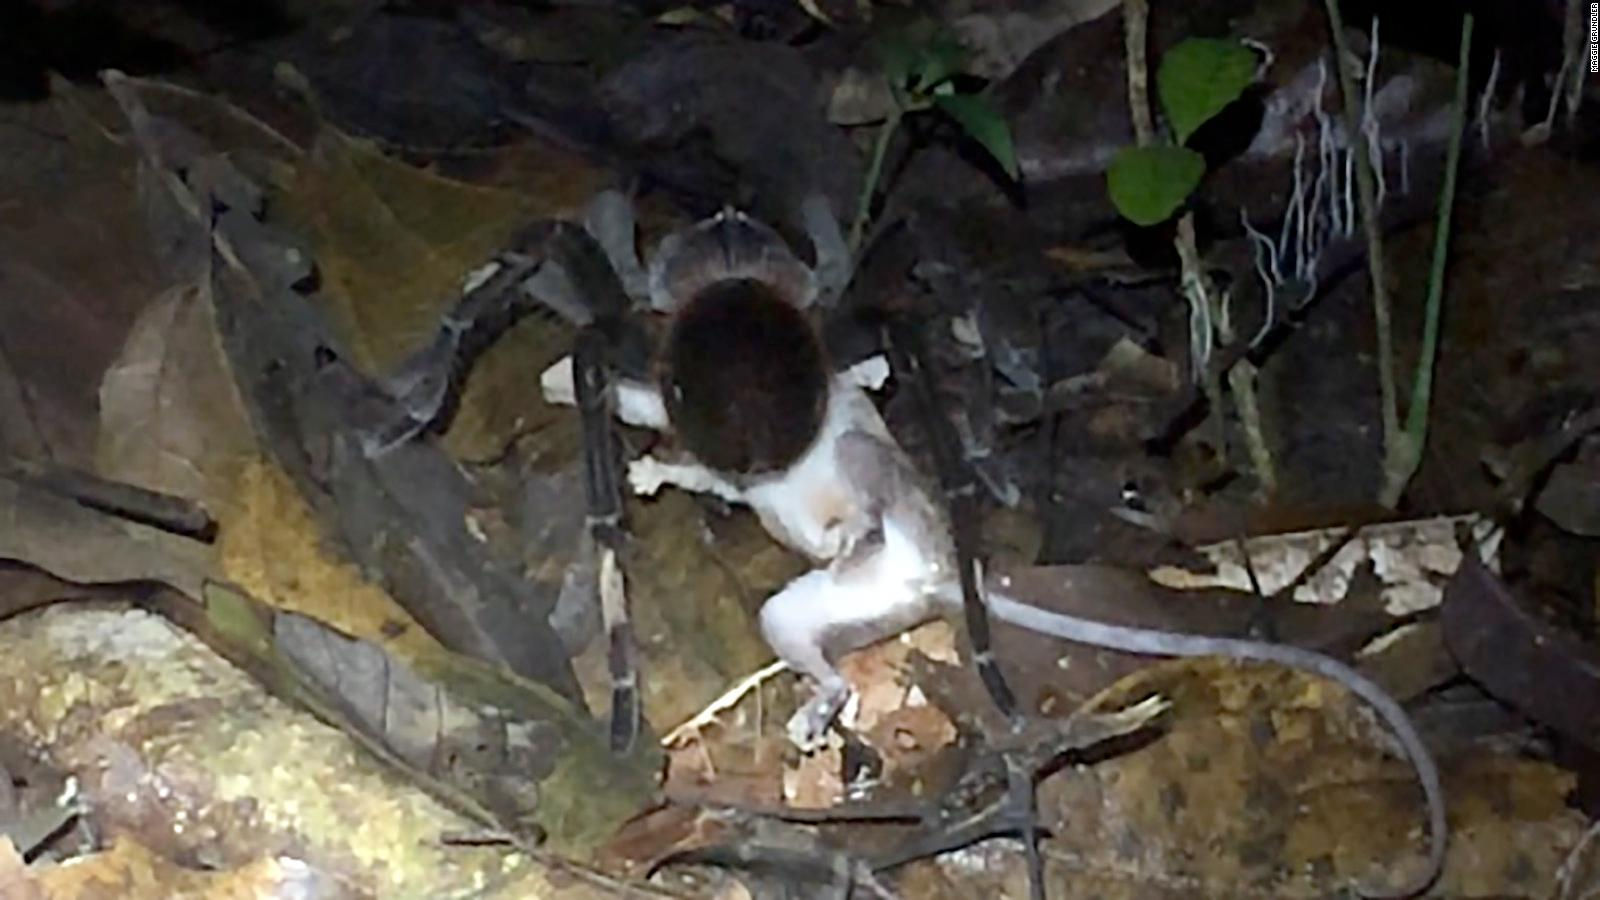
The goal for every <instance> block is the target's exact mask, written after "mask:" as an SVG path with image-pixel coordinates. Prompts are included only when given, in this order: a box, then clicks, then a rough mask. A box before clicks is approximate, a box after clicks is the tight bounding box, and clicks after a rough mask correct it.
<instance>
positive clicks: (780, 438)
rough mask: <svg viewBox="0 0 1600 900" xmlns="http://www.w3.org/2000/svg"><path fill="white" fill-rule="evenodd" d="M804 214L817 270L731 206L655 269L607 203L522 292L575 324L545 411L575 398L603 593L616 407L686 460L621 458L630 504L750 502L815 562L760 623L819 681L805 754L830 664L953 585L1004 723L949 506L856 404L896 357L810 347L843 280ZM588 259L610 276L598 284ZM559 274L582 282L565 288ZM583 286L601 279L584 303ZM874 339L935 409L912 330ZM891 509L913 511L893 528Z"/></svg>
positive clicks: (827, 712)
mask: <svg viewBox="0 0 1600 900" xmlns="http://www.w3.org/2000/svg"><path fill="white" fill-rule="evenodd" d="M802 218H803V221H804V225H805V228H806V231H807V233H808V235H809V236H810V238H811V241H812V245H813V248H814V250H815V255H816V265H815V267H811V266H807V265H806V264H805V263H803V262H801V261H800V260H799V259H798V258H796V257H795V255H794V254H793V253H792V252H791V251H790V249H789V247H788V245H787V244H786V243H785V242H784V240H783V239H782V238H781V237H780V236H779V235H778V234H777V232H775V231H774V230H773V229H772V228H770V227H768V226H766V225H764V224H762V223H760V222H757V221H755V220H753V219H751V218H749V217H748V216H746V215H744V214H742V213H739V212H737V211H734V210H731V209H729V210H724V211H723V212H721V213H718V214H717V215H715V216H712V217H711V218H709V219H707V220H705V221H703V222H700V223H698V224H696V225H694V226H692V227H690V228H688V229H685V230H683V231H679V232H677V233H674V234H671V235H669V236H668V237H666V238H665V239H664V240H663V241H662V242H661V244H660V246H659V247H658V248H657V250H656V252H655V253H654V254H653V256H652V258H651V262H650V265H649V267H648V270H647V269H646V268H645V267H644V266H642V265H641V264H640V263H639V261H638V260H637V258H636V257H635V255H634V246H633V228H634V226H633V220H632V214H631V210H630V208H629V206H628V204H627V202H626V200H624V199H623V198H622V197H621V196H620V195H618V194H615V193H610V192H608V193H606V194H602V195H601V196H600V197H598V198H596V200H595V201H594V203H592V204H591V206H590V208H589V210H588V214H587V215H586V222H585V225H586V229H587V237H592V238H593V242H592V243H591V242H589V241H588V240H587V238H586V236H585V235H584V234H583V233H580V232H578V231H577V230H576V229H570V228H569V229H567V230H565V231H563V232H561V237H562V240H561V241H560V243H561V244H563V245H564V246H563V247H562V248H561V249H560V250H558V251H557V252H556V254H555V257H554V265H548V264H547V265H546V266H545V267H544V268H543V269H542V270H541V272H540V274H539V275H538V276H536V277H535V278H534V279H532V280H531V281H530V282H529V283H528V284H527V285H526V289H527V290H528V291H529V292H530V293H532V294H534V295H535V296H538V297H540V298H542V299H543V300H544V301H545V302H546V303H547V304H548V305H550V306H551V307H552V308H554V309H556V310H558V311H559V312H561V313H562V314H563V315H565V316H567V317H568V318H570V319H572V320H573V321H575V322H576V323H578V324H579V325H580V327H581V329H582V330H581V332H580V337H579V340H578V343H577V346H576V348H575V351H574V353H573V355H572V356H571V357H569V358H567V359H563V360H562V361H560V362H558V363H556V364H555V365H554V366H552V367H551V368H550V369H548V370H547V371H546V372H545V373H544V374H543V375H542V377H541V379H540V381H541V386H542V388H543V390H544V394H545V397H546V399H548V400H550V401H552V402H558V403H571V404H574V405H576V406H578V407H579V409H580V411H581V412H582V415H583V418H584V430H585V438H586V457H587V458H586V463H585V472H586V474H587V475H588V483H589V485H590V500H591V504H592V510H591V521H592V522H593V523H594V525H595V526H596V527H597V528H598V530H597V531H596V532H595V537H596V546H597V547H599V548H600V549H601V554H602V559H601V569H602V573H603V574H602V587H603V588H604V587H605V584H606V579H607V577H608V576H607V575H606V574H605V573H608V572H611V573H614V572H616V563H615V534H613V533H611V529H612V527H613V525H614V523H615V521H616V517H617V513H618V511H619V510H620V498H619V496H618V490H619V486H618V483H619V479H618V477H617V466H616V461H615V456H614V452H613V451H612V449H611V447H612V439H611V436H610V434H609V432H608V431H607V430H606V429H607V427H608V424H607V423H608V422H609V419H608V412H612V413H614V414H615V415H616V416H617V417H618V418H620V419H621V420H622V421H624V422H627V423H629V424H632V425H638V426H642V427H647V428H652V429H656V430H660V431H670V432H672V433H673V434H674V435H675V437H676V439H677V443H678V445H679V447H680V448H681V450H682V451H683V458H682V459H680V460H670V461H662V460H658V459H655V458H653V457H649V456H646V457H643V458H641V459H637V460H634V461H632V462H631V463H629V465H628V469H627V479H628V482H629V485H630V486H631V488H632V489H633V490H634V491H635V492H636V493H639V494H653V493H655V492H656V491H658V490H659V489H660V488H661V486H662V485H663V484H672V485H675V486H678V487H682V488H685V489H688V490H694V491H702V492H707V493H711V494H714V495H716V496H718V497H721V498H722V499H724V500H726V501H729V502H735V503H743V504H746V505H749V506H750V507H751V508H752V509H753V510H754V511H755V512H756V515H757V516H758V517H759V519H760V520H761V523H762V525H763V526H764V527H765V528H766V529H767V531H768V532H769V533H770V534H771V535H772V536H773V537H774V538H776V539H777V540H778V541H780V542H781V543H783V544H785V545H786V546H788V547H790V548H791V549H793V550H796V551H798V552H800V553H802V554H804V555H805V556H807V557H808V558H810V559H811V560H813V561H814V562H816V563H818V564H822V565H824V566H825V567H824V568H820V569H818V570H816V571H813V572H811V573H808V574H806V575H803V576H801V577H800V578H798V579H796V580H795V581H794V582H793V583H791V584H790V585H789V586H787V587H786V588H785V589H784V590H783V591H780V592H779V593H778V594H776V595H774V596H773V597H771V598H770V599H769V600H768V601H767V603H766V604H765V605H764V606H763V608H762V612H761V628H762V633H763V635H764V637H765V638H766V639H767V641H768V643H769V644H770V645H771V646H772V647H773V648H774V650H776V651H777V652H778V654H779V655H780V656H781V657H783V659H784V660H785V661H787V662H788V663H789V664H790V665H791V666H792V667H793V668H795V669H796V670H797V671H799V672H802V673H804V674H807V675H810V676H812V677H814V678H815V679H816V680H817V681H818V683H819V691H818V694H817V696H816V697H815V698H814V699H813V700H812V701H811V702H810V703H808V704H806V705H805V706H804V707H802V709H801V710H800V711H799V712H798V713H797V714H796V715H795V717H794V718H793V719H792V720H791V722H790V724H789V734H790V736H791V738H792V739H793V740H794V742H795V743H796V744H797V745H799V746H802V747H812V746H814V745H815V744H816V743H817V742H818V741H819V739H820V738H821V736H822V735H823V733H824V732H825V731H826V729H827V727H828V725H829V724H830V723H831V721H832V719H833V718H834V716H835V715H836V714H837V712H838V710H839V708H840V707H841V706H842V705H843V703H844V701H845V700H846V699H847V697H848V693H849V688H848V685H847V684H846V683H845V681H844V678H843V677H842V676H841V675H840V674H839V672H838V670H837V669H836V668H834V666H833V664H832V662H831V658H832V656H833V655H834V654H836V653H839V652H842V651H845V650H849V649H853V648H854V647H857V646H861V645H863V644H865V643H869V642H871V641H872V640H875V639H877V638H880V637H883V636H885V635H887V634H892V633H894V632H897V631H900V630H903V629H905V628H907V627H909V626H910V625H913V624H916V623H917V622H918V621H921V620H923V619H927V618H930V617H931V616H932V615H933V614H934V612H935V611H934V609H933V605H932V604H933V602H934V599H935V596H936V594H937V592H938V590H939V589H942V588H944V587H945V586H946V584H947V583H948V582H950V579H952V578H955V579H956V581H955V583H958V584H964V585H965V586H966V589H967V594H966V596H967V597H968V598H969V607H968V608H969V613H968V618H969V627H970V628H971V631H972V635H973V643H974V645H975V653H976V656H977V664H978V666H979V669H980V671H981V672H982V673H983V677H984V682H985V684H987V685H989V686H990V689H991V691H992V692H993V693H994V695H995V698H996V702H997V703H999V704H1000V705H1001V706H1002V708H1003V709H1004V710H1005V711H1006V712H1007V713H1009V712H1010V711H1011V709H1012V699H1011V695H1010V693H1009V691H1007V690H1006V688H1005V684H1004V681H1003V679H1001V677H1000V675H999V671H998V668H997V667H996V666H995V665H994V662H993V659H992V657H991V656H990V655H989V652H988V629H987V620H986V619H985V618H984V616H983V606H982V603H981V601H980V600H979V599H978V597H977V593H976V578H975V575H973V574H971V573H972V571H973V570H972V562H971V560H970V556H971V554H970V548H969V546H968V544H967V540H966V537H967V536H966V533H965V531H964V530H961V529H952V528H951V527H949V525H948V524H947V523H948V522H949V521H950V520H951V517H950V516H949V515H948V511H947V510H945V509H944V508H943V507H942V506H941V504H940V503H939V501H938V500H937V499H936V495H935V493H934V492H933V491H930V490H928V489H927V488H926V486H924V485H922V484H921V479H920V476H919V474H918V472H917V471H916V469H915V467H913V466H912V465H911V463H910V461H909V460H908V459H907V458H906V456H905V454H904V453H903V452H902V451H901V449H900V447H899V445H898V444H897V443H896V442H895V440H894V438H893V437H892V436H891V435H890V433H889V430H888V428H887V426H886V425H885V424H884V421H883V419H882V418H881V417H880V416H879V414H878V412H877V408H876V407H875V406H874V405H873V403H872V401H871V399H870V398H869V397H868V396H867V394H866V391H867V390H869V389H876V388H878V387H881V386H882V384H883V383H884V381H885V380H886V379H887V378H888V376H889V368H890V367H889V364H888V362H887V361H886V360H885V359H884V357H883V356H882V355H875V356H869V357H867V358H865V359H859V360H856V361H854V362H851V363H846V362H845V361H843V360H840V361H839V364H837V365H835V364H834V354H831V353H830V352H829V350H828V348H827V347H826V346H825V345H824V342H823V340H822V338H821V334H822V328H821V322H820V321H819V320H820V319H821V318H823V317H826V316H829V315H831V314H833V313H834V312H835V311H836V310H837V301H838V299H839V297H840V294H841V292H842V290H843V288H844V286H845V283H846V281H847V280H848V277H849V273H850V264H849V258H848V252H847V250H846V248H845V245H844V241H843V237H842V235H841V233H840V231H839V228H838V224H837V222H836V220H835V219H834V218H833V215H832V213H831V211H829V210H828V209H827V207H826V205H825V203H824V202H823V201H822V200H821V199H820V198H815V199H812V200H810V201H808V202H806V203H805V204H804V205H803V207H802ZM597 250H598V251H600V252H602V253H603V254H604V255H605V256H606V257H607V258H608V260H609V262H610V265H611V268H612V270H613V271H614V273H615V275H614V276H613V277H610V278H607V277H606V276H605V275H604V274H602V273H600V272H598V270H597V269H598V266H599V264H600V260H599V259H598V257H599V255H600V253H597V252H596V251H597ZM569 268H581V269H582V270H583V273H584V274H583V276H582V277H581V278H579V277H575V276H574V273H573V272H571V271H568V269H569ZM580 282H581V283H584V284H599V285H604V287H602V288H600V289H599V290H598V291H597V292H593V293H591V294H589V295H587V296H585V295H584V294H583V293H582V289H581V288H580V287H579V284H580ZM630 285H631V286H632V290H631V291H629V290H627V287H628V286H630ZM624 294H632V296H633V297H634V298H636V299H637V300H638V301H639V302H640V303H641V304H642V305H647V307H648V308H649V309H650V310H652V311H654V312H656V313H660V314H662V315H665V316H667V317H668V319H667V325H666V336H665V341H664V346H663V348H662V350H661V352H660V353H659V354H656V355H652V354H648V353H647V352H641V351H642V349H643V345H644V344H647V343H648V341H646V340H645V339H644V338H643V332H644V329H642V328H640V327H638V326H637V323H636V321H635V320H630V319H628V318H627V317H626V316H624V315H622V313H623V312H625V310H626V303H625V301H623V299H622V298H623V295H624ZM596 301H598V302H596ZM860 324H867V323H866V322H865V321H863V322H862V323H860ZM875 330H876V331H877V332H878V333H879V335H881V336H886V335H888V334H889V333H893V334H895V335H897V336H898V338H899V342H898V343H897V345H896V346H894V347H893V348H892V349H893V351H894V352H893V353H892V354H891V356H892V357H893V358H894V359H895V361H896V362H897V363H898V364H899V365H898V368H899V370H900V374H901V377H902V378H904V379H906V380H909V381H910V382H912V383H913V384H914V385H916V386H917V387H918V388H920V393H919V396H921V397H922V399H923V400H924V401H925V402H924V404H923V412H924V413H925V414H926V413H932V412H933V409H932V402H931V393H930V392H929V391H928V389H927V385H926V384H925V382H924V380H923V377H922V370H921V368H920V365H919V362H920V353H919V352H918V351H917V349H916V348H915V346H914V344H915V341H914V340H913V339H912V338H913V337H914V336H913V335H911V334H910V333H909V329H905V328H899V327H895V326H892V325H891V324H889V323H886V322H879V323H876V327H875ZM608 348H610V349H609V350H608ZM611 398H614V402H612V399H611ZM925 419H926V420H927V421H926V422H925V425H926V426H927V427H928V430H929V432H930V434H929V437H930V439H931V440H930V442H931V443H932V444H933V445H934V446H935V448H936V451H935V455H936V457H938V458H939V459H940V461H941V465H940V467H941V468H942V469H944V470H946V471H951V475H950V476H949V477H948V478H947V479H946V481H947V483H948V484H949V485H950V486H951V487H952V488H955V489H956V491H955V494H956V495H957V496H959V495H961V494H962V493H970V483H966V482H964V480H963V477H962V476H961V475H960V474H959V473H957V472H954V471H953V470H954V468H955V465H957V464H958V463H959V460H958V459H957V458H956V451H954V450H953V449H952V442H953V441H954V436H953V435H952V434H949V433H947V432H946V429H945V427H941V426H944V424H945V423H943V422H942V421H940V420H938V418H937V416H935V415H925ZM947 463H948V465H946V464H947ZM963 487H966V488H967V490H965V491H964V492H963V491H962V490H961V488H963ZM908 505H909V506H908ZM901 507H908V508H910V507H914V508H915V509H914V511H912V512H909V513H908V515H906V516H902V517H887V518H886V514H887V512H888V511H889V510H891V509H899V508H901ZM957 518H959V519H961V520H965V518H966V517H964V516H962V517H957ZM886 521H892V522H895V523H900V522H902V521H904V522H914V523H915V525H914V527H915V528H916V529H917V537H916V538H915V540H912V541H910V542H907V541H905V540H902V539H901V538H902V535H901V534H900V532H899V531H898V530H896V529H895V528H885V527H884V523H885V522H886ZM963 560H965V561H963ZM962 571H965V572H967V573H968V574H967V575H966V576H965V577H961V575H960V572H962ZM609 577H610V578H611V581H610V586H611V589H610V591H609V594H610V595H611V599H609V600H608V599H607V596H608V591H607V590H604V589H603V590H602V602H601V608H602V611H603V613H605V615H604V617H603V618H604V619H605V620H606V625H607V630H608V633H609V634H610V635H611V636H612V637H611V640H612V654H611V660H612V664H613V677H614V678H615V685H614V690H613V696H614V700H615V701H616V702H615V704H614V707H613V719H612V723H613V738H614V740H616V741H618V742H626V740H627V739H629V738H630V737H631V734H632V732H633V728H634V725H633V724H632V723H631V721H626V720H624V719H623V718H619V716H621V717H632V716H636V715H637V708H636V699H635V698H636V691H635V682H634V678H635V675H634V672H633V669H632V662H631V661H632V653H631V650H629V649H627V648H626V647H624V646H622V645H623V644H624V643H625V642H626V635H627V631H628V628H627V620H626V611H625V604H624V603H622V602H621V601H620V592H619V591H618V588H619V587H620V580H619V579H618V577H617V576H615V575H612V576H609ZM973 621H975V622H976V624H975V625H973V624H972V622H973Z"/></svg>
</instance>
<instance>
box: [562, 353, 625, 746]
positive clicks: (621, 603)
mask: <svg viewBox="0 0 1600 900" xmlns="http://www.w3.org/2000/svg"><path fill="white" fill-rule="evenodd" d="M572 369H573V387H574V393H575V395H576V401H577V406H578V412H579V415H580V416H581V418H582V422H583V476H584V492H585V494H586V495H587V498H588V503H589V514H588V520H587V524H588V530H589V537H590V538H591V543H592V545H593V547H594V550H595V553H597V554H598V555H599V560H598V562H599V565H598V567H597V568H598V570H599V586H600V620H601V623H602V624H603V625H604V626H605V630H606V641H607V645H608V649H607V653H606V658H607V662H608V663H609V667H610V672H611V749H612V751H613V752H616V753H626V752H627V751H628V750H629V749H631V748H632V746H633V742H634V740H635V738H637V737H638V734H639V676H638V660H637V658H636V656H637V651H636V649H635V646H634V641H633V626H632V623H631V622H630V620H629V616H628V595H627V585H626V582H625V581H624V579H623V571H622V563H621V560H620V558H619V554H620V553H621V552H622V544H623V539H624V537H623V531H622V489H621V485H620V478H619V475H618V468H619V466H618V446H617V441H616V435H615V434H614V432H613V430H612V425H611V416H612V410H611V407H612V399H611V390H610V378H609V376H610V372H609V367H608V366H607V364H606V336H605V334H604V333H603V331H602V330H601V329H599V328H597V327H595V326H593V325H589V326H585V327H583V328H581V329H579V331H578V335H577V338H576V340H575V341H574V344H573V350H572Z"/></svg>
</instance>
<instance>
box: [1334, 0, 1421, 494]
mask: <svg viewBox="0 0 1600 900" xmlns="http://www.w3.org/2000/svg"><path fill="white" fill-rule="evenodd" d="M1326 5H1327V7H1328V29H1329V31H1330V32H1332V37H1333V56H1334V60H1333V68H1334V71H1335V72H1337V73H1338V76H1339V94H1340V97H1341V98H1342V101H1343V102H1342V103H1341V106H1343V116H1344V131H1345V138H1346V140H1348V141H1349V142H1350V152H1351V153H1353V154H1355V158H1356V200H1357V202H1358V203H1359V204H1360V206H1361V229H1362V231H1363V232H1364V233H1365V234H1366V238H1367V273H1368V277H1369V278H1370V279H1371V280H1372V322H1373V325H1374V327H1375V330H1376V331H1377V336H1378V354H1377V355H1378V394H1379V403H1380V405H1381V407H1382V409H1381V410H1380V413H1381V414H1382V417H1383V450H1384V460H1385V461H1384V473H1385V474H1384V479H1385V487H1384V488H1382V489H1381V490H1380V494H1382V495H1384V496H1387V494H1388V487H1387V484H1388V481H1389V479H1390V476H1389V474H1388V473H1389V471H1390V465H1389V461H1390V460H1392V459H1395V458H1396V455H1397V453H1399V447H1400V442H1401V441H1403V440H1404V438H1403V437H1402V435H1401V431H1400V409H1399V407H1398V405H1397V404H1398V402H1399V399H1398V397H1397V395H1396V393H1395V379H1394V326H1393V323H1392V321H1391V319H1390V316H1389V293H1388V289H1387V286H1386V284H1385V282H1384V273H1383V230H1382V227H1381V223H1380V222H1379V221H1378V186H1377V182H1376V180H1375V179H1374V178H1373V175H1372V160H1371V158H1370V157H1368V155H1367V149H1368V148H1367V142H1366V141H1365V140H1362V136H1361V94H1360V92H1359V91H1357V90H1356V80H1355V78H1354V77H1353V76H1352V75H1351V74H1350V67H1349V66H1347V65H1345V60H1346V59H1347V58H1348V57H1349V55H1350V51H1349V47H1348V46H1346V44H1345V40H1344V19H1343V18H1342V17H1341V16H1340V15H1339V0H1326Z"/></svg>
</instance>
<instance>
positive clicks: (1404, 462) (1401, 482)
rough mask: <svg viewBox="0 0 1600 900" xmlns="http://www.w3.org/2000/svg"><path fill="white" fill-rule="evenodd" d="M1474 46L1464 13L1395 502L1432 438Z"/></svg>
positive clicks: (1389, 483) (1392, 471)
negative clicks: (1436, 366) (1430, 423)
mask: <svg viewBox="0 0 1600 900" xmlns="http://www.w3.org/2000/svg"><path fill="white" fill-rule="evenodd" d="M1471 47H1472V15H1471V14H1470V13H1469V14H1467V15H1464V16H1462V17H1461V51H1460V52H1461V56H1460V59H1459V61H1458V62H1457V63H1456V97H1455V110H1454V111H1453V112H1452V114H1451V119H1450V128H1451V131H1450V149H1449V150H1448V151H1447V155H1446V157H1445V165H1444V185H1443V187H1441V188H1440V189H1439V220H1438V222H1437V224H1435V225H1434V229H1433V265H1432V267H1431V268H1430V270H1429V272H1428V305H1427V308H1426V310H1425V311H1424V318H1423V321H1422V347H1421V349H1420V350H1419V351H1418V353H1417V373H1416V379H1415V381H1414V382H1413V383H1412V386H1411V403H1410V405H1409V406H1408V407H1407V409H1406V427H1405V439H1404V442H1403V448H1404V449H1403V453H1402V454H1401V455H1399V456H1398V457H1397V458H1396V459H1395V460H1392V461H1390V463H1393V464H1394V465H1393V466H1391V465H1390V464H1389V463H1386V465H1385V469H1386V471H1385V473H1384V474H1385V484H1384V489H1383V495H1382V496H1381V497H1380V498H1379V501H1380V502H1381V503H1382V504H1383V505H1384V506H1389V507H1393V506H1394V505H1395V504H1397V503H1398V502H1399V501H1400V494H1401V493H1402V492H1403V491H1404V490H1405V486H1406V484H1407V483H1408V482H1409V481H1410V480H1411V476H1412V475H1414V474H1416V471H1417V468H1418V466H1420V465H1421V464H1422V449H1423V447H1424V446H1425V445H1426V444H1427V442H1428V409H1429V407H1430V405H1431V404H1432V402H1433V367H1434V363H1435V362H1436V361H1437V359H1438V355H1439V315H1440V310H1441V308H1442V307H1443V306H1444V273H1445V264H1446V263H1447V262H1448V261H1449V256H1450V219H1451V214H1452V211H1453V210H1454V208H1455V199H1456V172H1457V170H1459V169H1460V168H1461V133H1462V132H1463V131H1465V130H1466V127H1467V74H1468V72H1467V65H1468V51H1469V50H1470V49H1471Z"/></svg>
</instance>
